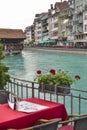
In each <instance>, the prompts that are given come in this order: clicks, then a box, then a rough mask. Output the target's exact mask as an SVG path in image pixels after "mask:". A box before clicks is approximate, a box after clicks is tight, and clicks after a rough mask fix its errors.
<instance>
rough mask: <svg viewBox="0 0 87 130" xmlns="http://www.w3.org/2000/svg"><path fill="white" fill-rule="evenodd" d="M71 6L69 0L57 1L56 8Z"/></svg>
mask: <svg viewBox="0 0 87 130" xmlns="http://www.w3.org/2000/svg"><path fill="white" fill-rule="evenodd" d="M68 7H69V3H68V2H67V1H63V2H56V3H55V8H59V9H60V11H61V10H63V9H65V8H68Z"/></svg>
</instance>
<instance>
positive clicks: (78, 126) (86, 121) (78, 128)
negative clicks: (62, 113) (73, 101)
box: [74, 116, 87, 130]
mask: <svg viewBox="0 0 87 130" xmlns="http://www.w3.org/2000/svg"><path fill="white" fill-rule="evenodd" d="M74 130H87V116H84V117H80V118H78V119H75V121H74Z"/></svg>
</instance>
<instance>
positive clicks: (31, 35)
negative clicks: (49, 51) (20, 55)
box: [24, 24, 35, 44]
mask: <svg viewBox="0 0 87 130" xmlns="http://www.w3.org/2000/svg"><path fill="white" fill-rule="evenodd" d="M24 32H25V35H26V40H25V41H24V42H25V43H27V44H29V42H31V41H32V40H34V39H35V34H34V24H33V25H31V26H28V27H26V28H25V31H24Z"/></svg>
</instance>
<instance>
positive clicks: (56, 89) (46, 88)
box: [39, 84, 70, 94]
mask: <svg viewBox="0 0 87 130" xmlns="http://www.w3.org/2000/svg"><path fill="white" fill-rule="evenodd" d="M39 91H40V92H47V93H56V94H69V93H70V86H53V85H48V84H39Z"/></svg>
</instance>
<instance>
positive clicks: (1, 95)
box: [0, 43, 10, 104]
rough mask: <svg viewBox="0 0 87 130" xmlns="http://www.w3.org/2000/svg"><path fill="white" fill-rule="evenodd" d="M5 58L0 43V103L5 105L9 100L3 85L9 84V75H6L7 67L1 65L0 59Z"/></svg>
mask: <svg viewBox="0 0 87 130" xmlns="http://www.w3.org/2000/svg"><path fill="white" fill-rule="evenodd" d="M4 57H5V55H4V53H3V45H2V44H1V43H0V103H1V104H3V103H6V102H7V98H9V93H8V91H6V90H5V85H6V83H7V82H10V75H9V74H8V70H9V67H7V66H6V65H5V64H4V63H2V62H1V61H2V59H3V58H4Z"/></svg>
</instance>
